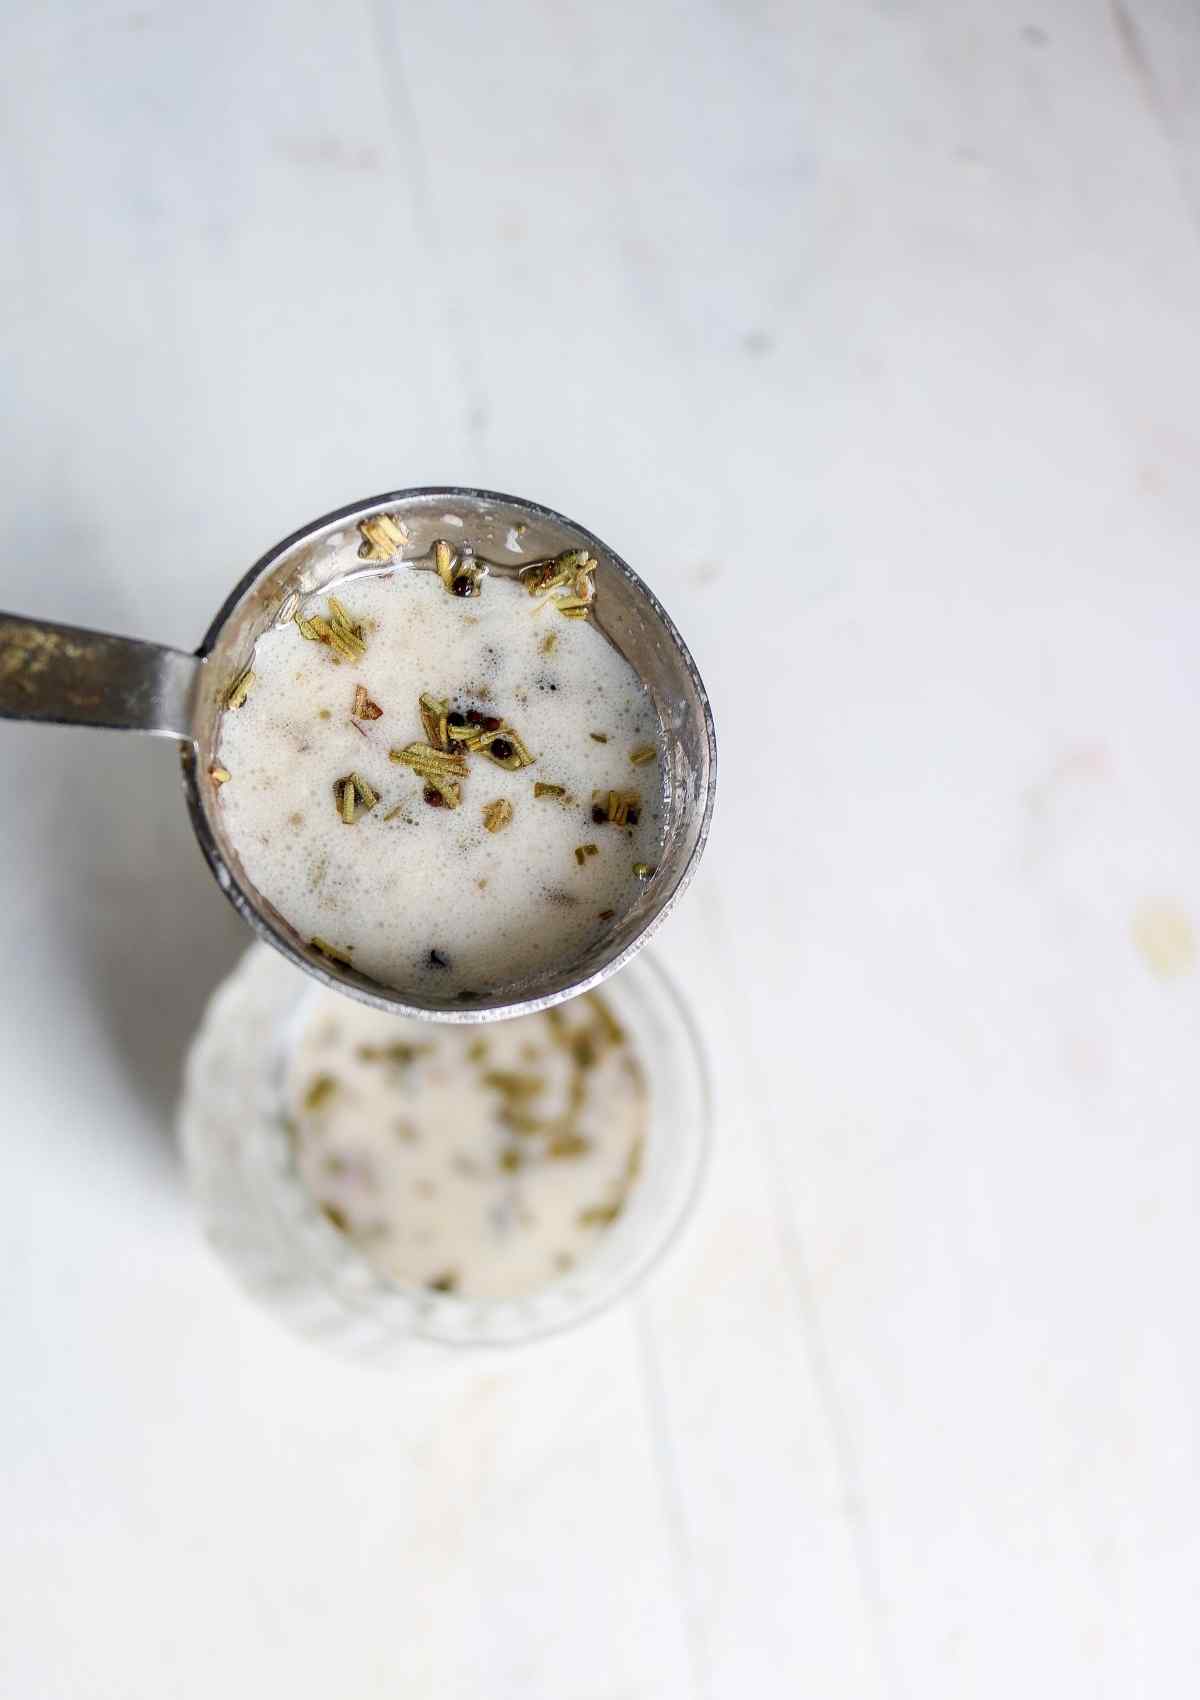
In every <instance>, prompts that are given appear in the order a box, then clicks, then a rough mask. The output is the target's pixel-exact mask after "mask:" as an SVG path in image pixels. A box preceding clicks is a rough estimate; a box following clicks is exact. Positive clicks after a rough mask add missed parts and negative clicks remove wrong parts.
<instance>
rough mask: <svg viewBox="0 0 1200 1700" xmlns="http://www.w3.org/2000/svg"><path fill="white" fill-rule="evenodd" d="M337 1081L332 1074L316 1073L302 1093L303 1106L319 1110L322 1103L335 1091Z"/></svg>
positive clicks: (327, 1100)
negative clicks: (306, 1089)
mask: <svg viewBox="0 0 1200 1700" xmlns="http://www.w3.org/2000/svg"><path fill="white" fill-rule="evenodd" d="M337 1085H338V1083H337V1081H336V1080H335V1079H334V1078H333V1076H332V1074H318V1075H317V1077H316V1079H315V1080H314V1081H313V1083H312V1085H311V1086H310V1087H309V1089H308V1091H307V1092H306V1093H305V1094H304V1108H305V1109H306V1110H319V1109H320V1108H321V1105H322V1104H327V1103H328V1102H329V1100H330V1099H331V1098H332V1097H333V1095H334V1093H335V1092H336V1091H337Z"/></svg>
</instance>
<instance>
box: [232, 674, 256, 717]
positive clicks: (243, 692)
mask: <svg viewBox="0 0 1200 1700" xmlns="http://www.w3.org/2000/svg"><path fill="white" fill-rule="evenodd" d="M253 683H254V674H253V672H252V671H251V669H250V668H249V667H247V668H246V670H245V672H244V673H239V674H238V676H237V678H236V679H235V680H234V681H233V683H232V685H230V687H229V689H228V690H227V691H226V692H225V707H226V708H241V706H242V704H243V703H244V702H245V700H246V698H247V697H248V696H249V695H250V687H251V685H253Z"/></svg>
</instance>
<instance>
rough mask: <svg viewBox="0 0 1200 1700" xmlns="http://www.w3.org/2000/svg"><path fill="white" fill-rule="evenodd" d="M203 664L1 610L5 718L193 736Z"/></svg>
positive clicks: (0, 682)
mask: <svg viewBox="0 0 1200 1700" xmlns="http://www.w3.org/2000/svg"><path fill="white" fill-rule="evenodd" d="M203 665H204V663H203V661H201V660H199V659H198V658H197V657H196V656H194V655H185V654H184V653H183V652H182V651H181V650H178V649H164V648H163V647H162V646H161V645H160V644H157V643H140V642H138V640H137V639H136V638H125V637H110V636H109V635H108V633H106V632H85V631H81V630H80V629H79V628H78V627H76V626H55V625H51V624H50V623H49V622H48V621H46V620H27V619H25V618H24V617H23V616H22V615H20V614H3V613H0V718H2V719H5V720H48V721H51V722H54V723H56V724H57V725H60V726H111V727H115V728H116V729H117V730H119V731H126V732H156V733H157V734H158V735H159V736H160V737H164V738H183V739H186V740H189V741H190V739H191V737H192V707H193V703H194V701H195V694H196V688H197V685H198V683H199V679H200V670H201V668H202V667H203Z"/></svg>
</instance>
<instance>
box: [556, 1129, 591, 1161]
mask: <svg viewBox="0 0 1200 1700" xmlns="http://www.w3.org/2000/svg"><path fill="white" fill-rule="evenodd" d="M590 1150H591V1145H590V1143H589V1141H588V1140H586V1139H585V1138H584V1137H583V1135H582V1134H581V1133H558V1134H555V1136H554V1138H553V1139H552V1140H551V1141H550V1143H549V1144H548V1145H547V1147H546V1155H547V1157H583V1156H585V1155H586V1154H587V1152H589V1151H590Z"/></svg>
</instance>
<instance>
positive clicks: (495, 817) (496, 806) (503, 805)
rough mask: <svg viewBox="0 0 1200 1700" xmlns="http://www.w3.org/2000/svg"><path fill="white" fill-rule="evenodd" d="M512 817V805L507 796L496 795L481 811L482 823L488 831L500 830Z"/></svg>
mask: <svg viewBox="0 0 1200 1700" xmlns="http://www.w3.org/2000/svg"><path fill="white" fill-rule="evenodd" d="M512 818H513V806H512V804H511V803H510V802H509V801H508V798H507V797H497V799H496V801H495V802H494V803H488V804H487V805H486V807H485V808H484V811H483V824H484V826H485V827H486V828H487V830H488V831H489V832H501V831H502V830H503V829H504V828H505V827H506V826H507V825H508V823H509V822H510V821H511V820H512Z"/></svg>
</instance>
